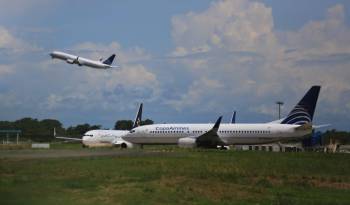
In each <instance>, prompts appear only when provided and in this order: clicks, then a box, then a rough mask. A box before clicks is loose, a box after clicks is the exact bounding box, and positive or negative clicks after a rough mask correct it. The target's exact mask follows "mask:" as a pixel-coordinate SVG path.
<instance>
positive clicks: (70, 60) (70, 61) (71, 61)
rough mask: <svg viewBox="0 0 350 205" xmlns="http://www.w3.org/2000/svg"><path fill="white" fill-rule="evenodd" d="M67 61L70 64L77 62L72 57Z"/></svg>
mask: <svg viewBox="0 0 350 205" xmlns="http://www.w3.org/2000/svg"><path fill="white" fill-rule="evenodd" d="M66 61H67V63H69V64H74V62H75V60H72V59H67V60H66Z"/></svg>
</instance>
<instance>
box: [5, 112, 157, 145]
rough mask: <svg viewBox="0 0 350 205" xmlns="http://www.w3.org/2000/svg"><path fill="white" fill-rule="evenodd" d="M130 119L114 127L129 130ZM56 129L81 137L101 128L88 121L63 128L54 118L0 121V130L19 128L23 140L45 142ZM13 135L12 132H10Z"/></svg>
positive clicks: (62, 133) (119, 122)
mask: <svg viewBox="0 0 350 205" xmlns="http://www.w3.org/2000/svg"><path fill="white" fill-rule="evenodd" d="M148 124H153V121H152V120H150V119H146V120H144V121H141V125H148ZM132 125H133V121H132V120H118V121H116V122H115V125H114V129H116V130H130V129H131V128H132ZM54 128H55V129H56V133H57V135H61V136H70V137H81V136H82V135H83V134H84V133H85V132H87V131H89V130H96V129H101V128H102V126H101V125H90V124H88V123H84V124H78V125H76V126H69V127H67V128H64V127H63V125H62V123H61V122H60V121H58V120H55V119H44V120H38V119H34V118H29V117H26V118H23V119H20V120H16V121H0V130H20V131H21V134H20V137H21V139H22V140H23V139H24V140H32V141H37V142H47V141H52V140H54V139H55V138H54V135H53V132H54V131H53V130H54ZM0 136H1V137H2V138H4V137H6V134H5V133H0ZM10 136H13V134H10Z"/></svg>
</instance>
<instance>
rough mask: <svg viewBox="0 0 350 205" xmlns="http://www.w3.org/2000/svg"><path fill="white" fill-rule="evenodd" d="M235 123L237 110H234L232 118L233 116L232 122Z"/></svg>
mask: <svg viewBox="0 0 350 205" xmlns="http://www.w3.org/2000/svg"><path fill="white" fill-rule="evenodd" d="M235 123H236V110H235V111H233V114H232V118H231V124H235Z"/></svg>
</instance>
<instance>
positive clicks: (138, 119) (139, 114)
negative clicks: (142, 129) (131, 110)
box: [132, 103, 143, 129]
mask: <svg viewBox="0 0 350 205" xmlns="http://www.w3.org/2000/svg"><path fill="white" fill-rule="evenodd" d="M142 107H143V103H140V106H139V110H138V111H137V114H136V117H135V120H134V124H133V125H132V129H134V128H135V127H138V126H140V125H141V120H142Z"/></svg>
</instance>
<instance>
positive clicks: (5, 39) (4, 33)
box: [0, 26, 40, 54]
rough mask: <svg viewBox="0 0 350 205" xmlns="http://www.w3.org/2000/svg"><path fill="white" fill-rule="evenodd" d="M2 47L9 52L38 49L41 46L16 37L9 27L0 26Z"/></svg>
mask: <svg viewBox="0 0 350 205" xmlns="http://www.w3.org/2000/svg"><path fill="white" fill-rule="evenodd" d="M0 49H1V50H2V51H5V52H7V53H17V54H18V53H21V52H30V51H38V50H40V48H39V47H37V46H34V45H31V44H29V43H27V42H25V41H24V40H22V39H19V38H16V37H15V36H14V35H13V34H12V33H11V32H10V31H9V30H8V29H6V28H5V27H2V26H0Z"/></svg>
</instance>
